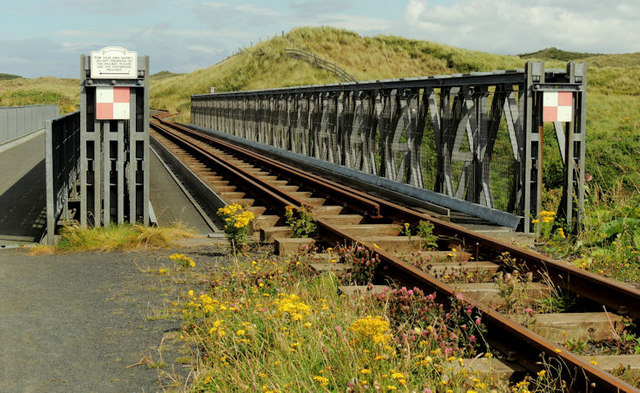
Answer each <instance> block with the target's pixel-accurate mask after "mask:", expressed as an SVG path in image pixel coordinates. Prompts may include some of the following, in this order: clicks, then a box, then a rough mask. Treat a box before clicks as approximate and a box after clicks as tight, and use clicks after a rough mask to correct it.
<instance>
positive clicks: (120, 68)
mask: <svg viewBox="0 0 640 393" xmlns="http://www.w3.org/2000/svg"><path fill="white" fill-rule="evenodd" d="M91 78H93V79H136V78H138V52H130V51H128V50H126V49H125V48H122V47H119V46H107V47H106V48H102V49H100V50H98V51H91Z"/></svg>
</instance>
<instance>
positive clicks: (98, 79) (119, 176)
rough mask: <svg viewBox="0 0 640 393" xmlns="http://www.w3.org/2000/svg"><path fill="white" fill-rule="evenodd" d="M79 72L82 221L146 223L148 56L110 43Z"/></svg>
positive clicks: (88, 58) (83, 61) (94, 53)
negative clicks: (80, 81)
mask: <svg viewBox="0 0 640 393" xmlns="http://www.w3.org/2000/svg"><path fill="white" fill-rule="evenodd" d="M80 77H81V80H82V94H81V97H80V100H81V101H80V107H81V108H80V139H81V141H80V194H81V196H80V225H81V226H82V227H87V226H97V227H99V226H108V225H110V224H112V223H118V224H122V223H125V222H129V223H135V222H141V223H143V224H145V225H148V224H149V222H150V217H149V213H150V211H151V209H150V206H149V57H148V56H144V57H142V56H138V53H137V52H133V51H129V50H127V49H125V48H122V47H119V46H108V47H105V48H102V49H100V50H96V51H91V54H90V56H82V59H81V75H80Z"/></svg>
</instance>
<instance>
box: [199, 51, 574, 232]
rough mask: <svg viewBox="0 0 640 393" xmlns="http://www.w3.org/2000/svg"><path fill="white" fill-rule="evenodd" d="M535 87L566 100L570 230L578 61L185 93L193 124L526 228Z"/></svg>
mask: <svg viewBox="0 0 640 393" xmlns="http://www.w3.org/2000/svg"><path fill="white" fill-rule="evenodd" d="M544 91H569V92H571V93H572V94H573V114H574V117H573V121H571V122H568V123H566V125H565V126H564V131H563V126H562V123H556V124H555V128H556V132H557V139H558V141H559V142H560V143H559V144H560V146H559V147H560V151H561V154H562V157H563V160H564V165H565V190H564V194H563V195H564V198H563V203H562V207H561V208H559V210H558V216H559V217H560V218H562V219H564V220H566V222H567V223H568V224H569V225H570V226H572V227H573V226H575V224H576V223H577V222H579V220H580V219H581V218H582V215H581V213H580V212H581V211H582V206H583V202H584V196H583V194H584V140H585V138H584V134H585V110H586V109H585V108H586V106H585V97H586V67H585V65H584V64H583V63H570V64H569V65H568V67H567V70H566V71H565V70H545V69H544V64H543V63H527V65H526V68H525V70H516V71H494V72H478V73H472V74H469V75H450V76H435V77H426V78H409V79H403V80H383V81H375V82H360V83H341V84H335V85H323V86H308V87H291V88H282V89H272V90H258V91H248V92H229V93H215V94H203V95H194V96H192V97H191V115H192V118H191V121H192V123H193V124H194V125H197V126H201V127H205V128H209V129H213V130H216V131H220V132H223V133H227V134H230V135H234V136H237V137H241V138H245V139H247V140H249V141H252V142H257V143H261V144H265V145H269V146H273V147H277V148H281V149H285V150H288V151H292V152H294V153H298V154H301V155H305V156H309V157H313V158H316V159H319V160H322V161H326V162H330V163H334V164H338V165H342V166H346V167H348V168H350V169H355V170H359V171H362V172H365V173H367V174H372V175H377V176H381V177H384V178H387V179H390V180H392V181H395V182H398V183H405V184H408V185H410V186H413V187H417V188H424V189H428V190H433V191H436V192H438V193H440V194H443V195H446V196H448V197H451V198H452V200H457V201H460V203H462V201H466V202H465V203H469V204H471V205H481V206H484V207H487V208H490V209H495V210H500V211H501V212H507V213H510V214H513V215H514V216H516V217H519V218H520V220H519V222H520V225H519V226H520V229H522V230H524V231H525V232H530V231H532V230H533V225H532V220H533V218H535V217H536V216H537V215H538V214H539V213H540V211H541V192H542V168H543V167H542V165H541V163H542V159H543V156H542V153H543V149H542V148H541V147H542V142H543V132H542V130H543V128H542V126H543V123H542V110H543V101H542V96H543V92H544ZM566 157H570V159H569V160H567V159H566ZM470 210H472V209H470ZM516 222H517V219H516Z"/></svg>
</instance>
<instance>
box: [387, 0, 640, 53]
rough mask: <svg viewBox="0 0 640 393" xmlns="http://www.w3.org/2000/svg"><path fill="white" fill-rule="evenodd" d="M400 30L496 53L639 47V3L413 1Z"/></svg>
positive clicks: (629, 0)
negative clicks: (435, 2)
mask: <svg viewBox="0 0 640 393" xmlns="http://www.w3.org/2000/svg"><path fill="white" fill-rule="evenodd" d="M404 22H405V24H404V25H396V26H395V28H394V29H395V30H397V31H399V32H401V33H404V34H408V35H410V36H412V37H415V38H419V39H426V40H430V41H436V42H440V43H443V44H449V45H454V46H459V47H464V48H471V49H478V50H485V51H491V52H495V53H512V54H516V53H523V52H529V51H535V50H539V49H543V48H547V47H551V46H555V47H558V48H561V49H564V50H576V51H588V52H604V53H615V52H634V51H638V50H640V3H639V2H637V1H636V0H620V1H618V2H617V4H616V5H611V4H608V3H607V2H602V1H595V0H585V1H583V2H580V3H576V2H575V1H573V0H554V1H551V0H529V1H527V2H524V1H513V0H511V1H509V0H460V1H456V2H454V3H452V4H432V2H430V1H429V0H409V3H408V4H407V7H406V10H405V14H404Z"/></svg>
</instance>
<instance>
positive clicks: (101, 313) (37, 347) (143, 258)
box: [0, 250, 222, 393]
mask: <svg viewBox="0 0 640 393" xmlns="http://www.w3.org/2000/svg"><path fill="white" fill-rule="evenodd" d="M172 252H174V251H172ZM179 252H185V250H182V251H179ZM186 252H190V251H189V250H187V251H186ZM170 253H171V252H170V251H167V250H165V251H158V252H155V253H112V254H78V255H57V256H28V255H26V252H24V251H22V250H4V251H0V392H7V393H13V392H49V393H51V392H67V393H69V392H156V391H164V387H163V386H162V384H161V382H160V380H159V377H158V375H159V374H158V373H159V371H158V370H157V369H154V368H151V367H149V366H148V365H139V366H135V367H131V368H127V366H130V365H134V364H136V363H137V362H139V361H140V360H141V359H142V358H143V356H151V359H152V361H153V362H159V361H160V360H161V357H160V353H159V352H158V349H159V347H160V345H161V342H162V343H163V344H162V345H163V348H164V351H163V352H162V354H163V357H162V361H163V362H164V363H166V366H163V368H162V371H161V372H164V371H168V372H171V369H172V368H177V372H178V374H180V373H183V374H184V373H185V372H188V369H185V368H183V367H182V366H181V365H176V364H175V363H174V362H173V360H175V358H176V357H177V356H179V355H182V356H184V355H188V353H182V354H180V353H177V351H176V350H175V349H174V350H170V349H167V347H166V346H167V343H168V342H170V341H171V340H170V339H167V335H171V334H173V335H175V334H177V333H175V332H176V331H179V329H180V321H179V320H178V319H177V318H176V317H175V316H173V317H169V318H168V319H166V318H159V319H158V318H156V316H157V315H158V314H159V313H160V314H162V313H163V312H164V311H163V310H166V305H167V304H168V303H169V302H171V301H174V300H177V299H178V297H179V294H180V293H186V291H187V290H188V289H187V288H186V285H188V284H184V283H182V284H181V283H177V284H176V283H175V282H173V281H170V278H168V277H164V276H160V275H159V274H158V273H157V269H158V268H159V267H163V266H165V267H166V266H170V265H171V264H172V262H171V261H170V260H169V259H168V255H169V254H170ZM191 255H193V253H191ZM219 255H222V254H219ZM195 259H196V260H197V261H198V267H197V269H202V270H203V271H205V269H207V268H208V267H207V266H206V265H205V263H204V261H203V260H202V258H200V257H196V258H195ZM209 268H210V267H209ZM145 270H146V271H148V272H144V271H145ZM183 281H184V280H183ZM181 285H182V286H183V287H181ZM163 338H164V339H165V340H163ZM185 370H186V371H185ZM174 371H175V370H174ZM163 383H165V384H166V383H167V381H166V380H165V381H164V382H163Z"/></svg>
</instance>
